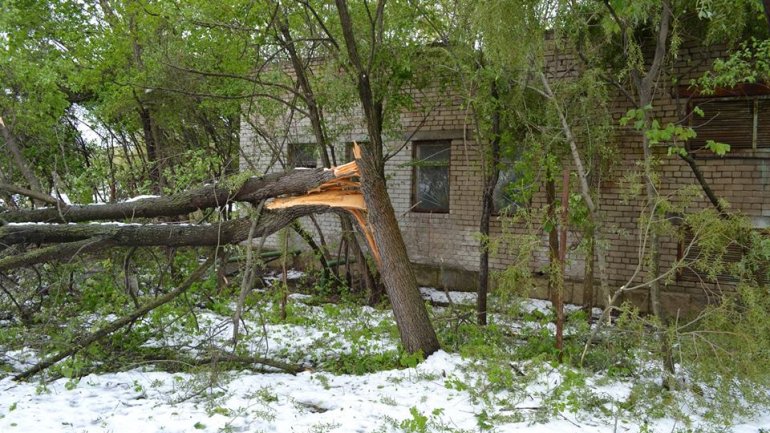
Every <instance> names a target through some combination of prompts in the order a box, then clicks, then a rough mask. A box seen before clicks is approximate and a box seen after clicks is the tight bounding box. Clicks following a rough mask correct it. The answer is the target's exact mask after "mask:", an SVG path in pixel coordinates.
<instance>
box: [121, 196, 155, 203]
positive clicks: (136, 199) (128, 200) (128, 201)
mask: <svg viewBox="0 0 770 433" xmlns="http://www.w3.org/2000/svg"><path fill="white" fill-rule="evenodd" d="M148 198H160V196H159V195H138V196H136V197H131V198H129V199H126V200H123V203H133V202H135V201H139V200H145V199H148Z"/></svg>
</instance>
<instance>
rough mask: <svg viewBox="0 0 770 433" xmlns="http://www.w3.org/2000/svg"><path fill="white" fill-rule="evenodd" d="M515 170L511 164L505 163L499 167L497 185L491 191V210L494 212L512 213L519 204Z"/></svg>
mask: <svg viewBox="0 0 770 433" xmlns="http://www.w3.org/2000/svg"><path fill="white" fill-rule="evenodd" d="M518 180H519V179H518V176H517V174H516V170H515V169H514V167H513V166H512V165H506V166H505V167H503V168H501V169H500V176H499V177H498V178H497V185H495V190H494V191H493V192H492V205H493V207H492V210H493V212H494V213H495V214H497V215H499V214H512V213H514V212H515V211H516V209H517V208H518V206H519V203H518V196H519V195H520V194H519V193H518V192H517V191H516V182H517V181H518Z"/></svg>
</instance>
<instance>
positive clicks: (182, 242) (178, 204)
mask: <svg viewBox="0 0 770 433" xmlns="http://www.w3.org/2000/svg"><path fill="white" fill-rule="evenodd" d="M357 174H358V170H357V167H356V164H355V163H349V164H345V165H343V166H340V167H336V168H334V169H317V170H294V171H291V172H288V173H282V174H277V175H270V176H265V177H261V178H250V179H248V180H246V181H245V182H243V183H242V185H240V187H238V188H229V187H227V186H226V182H225V183H224V184H220V185H210V186H205V187H202V188H198V189H195V190H191V191H187V192H184V193H180V194H177V195H173V196H167V197H152V198H145V199H140V200H135V201H130V202H124V203H115V204H97V205H85V206H76V205H69V206H62V205H59V206H57V207H55V208H53V207H52V208H45V209H26V210H6V211H3V212H0V220H2V226H0V245H3V246H5V247H7V246H9V245H18V244H37V245H40V244H54V245H49V246H45V247H43V248H37V249H33V250H31V251H27V252H24V253H21V254H15V255H9V256H6V257H3V258H0V270H8V269H13V268H15V267H19V266H28V265H31V264H35V263H41V262H53V261H62V260H70V259H71V258H72V257H74V256H75V255H76V254H79V253H86V252H93V251H96V250H99V249H103V248H107V247H137V246H168V247H182V246H218V245H223V244H233V243H238V242H242V241H244V240H246V239H247V238H248V235H249V229H250V227H251V224H252V221H251V220H250V219H248V218H241V219H235V220H230V221H223V222H220V223H214V224H200V225H192V224H152V223H147V224H139V223H131V224H126V223H121V222H110V223H101V224H71V223H73V222H83V221H91V222H93V221H109V220H126V219H129V220H134V219H136V218H151V217H161V216H177V215H183V214H187V213H190V212H194V211H196V210H199V209H206V208H213V207H221V206H223V205H226V204H228V203H231V202H234V201H243V202H251V203H255V202H261V201H262V200H266V199H270V198H274V197H277V196H283V195H291V194H305V193H306V192H307V191H312V190H319V191H320V190H323V191H326V192H329V191H328V188H340V185H343V186H347V187H351V188H355V187H356V184H355V183H352V182H350V181H349V179H350V178H352V177H354V176H356V175H357ZM343 189H344V188H343ZM332 192H333V191H332ZM335 194H340V195H342V196H345V195H355V191H345V190H340V191H338V192H336V193H330V194H327V195H325V196H323V197H324V198H325V199H326V200H327V201H323V200H317V201H316V202H314V203H304V204H303V205H301V206H292V207H287V208H282V209H277V210H272V211H268V210H266V211H265V212H264V213H263V215H262V216H261V217H260V219H259V222H258V224H257V225H256V227H255V228H254V235H255V236H258V237H263V236H267V235H270V234H272V233H275V232H276V231H278V230H279V229H281V228H282V227H285V226H287V225H289V224H290V223H291V222H292V221H294V220H295V219H296V218H299V217H301V216H304V215H309V214H312V213H323V212H328V211H331V210H335V208H341V207H344V206H342V204H340V202H338V201H335V200H334V196H335ZM359 195H360V193H359ZM342 200H343V203H346V202H345V199H344V198H343V199H342ZM361 201H362V200H361ZM279 202H280V201H279ZM363 210H365V208H363V209H358V211H359V212H362V211H363ZM40 223H47V224H40ZM61 223H70V224H61Z"/></svg>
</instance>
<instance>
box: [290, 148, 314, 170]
mask: <svg viewBox="0 0 770 433" xmlns="http://www.w3.org/2000/svg"><path fill="white" fill-rule="evenodd" d="M289 165H290V166H291V167H293V168H316V167H318V158H317V157H316V145H315V143H290V144H289Z"/></svg>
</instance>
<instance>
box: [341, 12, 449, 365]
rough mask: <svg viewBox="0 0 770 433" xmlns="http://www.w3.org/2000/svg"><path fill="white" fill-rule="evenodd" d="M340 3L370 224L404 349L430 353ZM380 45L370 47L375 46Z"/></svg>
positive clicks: (363, 77) (370, 105)
mask: <svg viewBox="0 0 770 433" xmlns="http://www.w3.org/2000/svg"><path fill="white" fill-rule="evenodd" d="M380 3H382V0H380ZM336 6H337V12H338V14H339V18H340V25H341V29H342V33H343V36H344V40H345V46H346V48H347V52H348V58H349V60H350V62H351V64H352V66H353V69H354V71H355V74H356V83H357V87H358V95H359V99H360V101H361V106H362V108H363V111H364V117H365V120H366V126H367V131H368V133H369V142H368V143H363V144H362V145H361V158H360V159H358V160H356V162H357V163H358V167H359V169H360V171H361V191H362V192H363V195H364V200H365V202H366V207H367V210H368V218H369V225H370V226H371V228H372V231H373V233H374V239H375V242H376V243H377V246H378V247H379V250H380V251H381V252H382V254H381V256H380V260H381V263H379V265H380V274H381V276H382V281H383V283H384V284H385V290H386V292H387V294H388V297H389V298H390V302H391V305H392V307H393V314H394V316H395V319H396V324H397V325H398V330H399V333H400V334H401V341H402V342H403V344H404V349H406V351H407V352H410V353H415V352H422V354H423V355H424V356H428V355H430V354H432V353H433V352H435V351H437V350H438V349H439V348H440V346H439V342H438V338H437V337H436V333H435V331H434V330H433V326H432V325H431V323H430V318H429V317H428V312H427V310H426V309H425V304H424V302H423V299H422V297H421V296H420V292H419V291H418V290H417V280H416V279H415V276H414V271H413V269H412V265H411V263H410V262H409V257H408V256H407V253H406V246H405V245H404V239H403V238H402V237H401V230H400V229H399V226H398V221H397V220H396V215H395V212H394V210H393V205H392V204H391V201H390V196H389V195H388V190H387V188H386V186H385V170H384V167H385V161H384V159H383V152H382V147H383V143H382V101H381V100H375V98H374V96H373V93H372V88H371V84H370V82H369V75H370V73H369V72H370V71H369V70H368V68H366V67H364V65H363V63H362V62H361V58H360V56H359V54H358V48H357V42H356V39H355V35H354V33H353V22H352V20H351V17H350V14H349V11H348V5H347V1H346V0H336ZM378 10H380V6H379V5H378ZM376 48H377V47H376V46H371V47H370V49H371V50H376Z"/></svg>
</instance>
